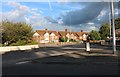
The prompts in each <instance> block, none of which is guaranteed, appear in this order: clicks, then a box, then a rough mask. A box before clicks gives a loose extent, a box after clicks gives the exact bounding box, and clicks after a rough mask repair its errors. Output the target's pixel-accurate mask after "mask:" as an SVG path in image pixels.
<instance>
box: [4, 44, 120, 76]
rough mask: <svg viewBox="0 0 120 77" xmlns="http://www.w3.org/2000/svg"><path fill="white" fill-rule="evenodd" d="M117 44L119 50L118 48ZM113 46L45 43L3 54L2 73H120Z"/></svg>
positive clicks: (117, 56)
mask: <svg viewBox="0 0 120 77" xmlns="http://www.w3.org/2000/svg"><path fill="white" fill-rule="evenodd" d="M119 51H120V50H119V47H117V52H119ZM112 53H113V52H112V50H111V47H106V46H101V45H97V44H91V51H90V53H89V52H86V51H85V44H74V45H65V46H45V47H40V48H37V49H32V50H26V51H22V52H21V51H13V52H9V53H6V54H4V55H2V66H3V68H2V73H3V75H118V74H119V73H118V72H119V66H118V64H119V59H120V58H119V53H118V54H117V55H113V54H112Z"/></svg>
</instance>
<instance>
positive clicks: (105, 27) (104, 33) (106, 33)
mask: <svg viewBox="0 0 120 77" xmlns="http://www.w3.org/2000/svg"><path fill="white" fill-rule="evenodd" d="M99 33H100V36H101V39H102V40H107V37H110V24H108V23H105V24H102V25H101V27H100V30H99Z"/></svg>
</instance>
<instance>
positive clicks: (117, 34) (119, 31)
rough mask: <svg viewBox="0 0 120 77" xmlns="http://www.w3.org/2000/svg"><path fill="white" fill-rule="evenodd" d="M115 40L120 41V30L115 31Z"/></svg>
mask: <svg viewBox="0 0 120 77" xmlns="http://www.w3.org/2000/svg"><path fill="white" fill-rule="evenodd" d="M115 34H116V40H120V28H119V29H116V30H115Z"/></svg>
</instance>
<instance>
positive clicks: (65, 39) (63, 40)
mask: <svg viewBox="0 0 120 77" xmlns="http://www.w3.org/2000/svg"><path fill="white" fill-rule="evenodd" d="M67 40H68V38H60V39H59V41H60V42H67Z"/></svg>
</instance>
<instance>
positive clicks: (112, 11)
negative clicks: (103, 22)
mask: <svg viewBox="0 0 120 77" xmlns="http://www.w3.org/2000/svg"><path fill="white" fill-rule="evenodd" d="M111 19H112V21H111V24H112V37H113V54H115V55H116V37H115V23H114V3H113V0H112V1H111Z"/></svg>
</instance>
